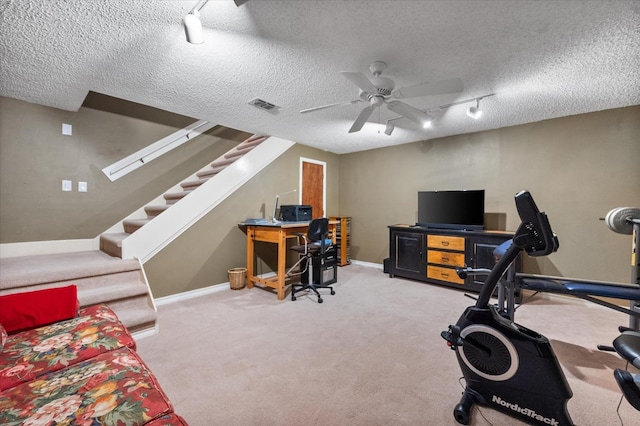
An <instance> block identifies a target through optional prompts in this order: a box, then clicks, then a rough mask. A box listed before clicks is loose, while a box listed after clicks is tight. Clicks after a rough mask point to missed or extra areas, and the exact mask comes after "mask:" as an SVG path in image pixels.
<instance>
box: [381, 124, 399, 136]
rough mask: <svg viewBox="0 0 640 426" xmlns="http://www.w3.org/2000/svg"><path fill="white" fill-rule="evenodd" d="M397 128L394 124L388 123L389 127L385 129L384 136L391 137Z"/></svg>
mask: <svg viewBox="0 0 640 426" xmlns="http://www.w3.org/2000/svg"><path fill="white" fill-rule="evenodd" d="M395 128H396V126H394V125H393V124H391V123H389V122H388V121H387V127H386V128H385V129H384V134H385V135H388V136H391V133H393V129H395Z"/></svg>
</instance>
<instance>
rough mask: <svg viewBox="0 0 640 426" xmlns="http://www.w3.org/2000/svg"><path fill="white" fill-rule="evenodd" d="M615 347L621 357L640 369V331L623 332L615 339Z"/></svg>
mask: <svg viewBox="0 0 640 426" xmlns="http://www.w3.org/2000/svg"><path fill="white" fill-rule="evenodd" d="M613 347H614V348H615V350H616V352H618V353H619V354H620V356H621V357H623V358H624V359H626V360H627V361H629V362H630V363H631V364H633V365H634V366H635V367H636V368H640V331H635V330H629V331H625V332H623V333H622V334H621V335H619V336H618V337H616V338H615V340H614V341H613Z"/></svg>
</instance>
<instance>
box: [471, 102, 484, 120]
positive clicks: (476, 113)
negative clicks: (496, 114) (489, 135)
mask: <svg viewBox="0 0 640 426" xmlns="http://www.w3.org/2000/svg"><path fill="white" fill-rule="evenodd" d="M480 99H481V98H477V99H476V106H470V107H469V108H467V115H468V116H469V117H471V118H473V119H474V120H477V119H478V118H480V116H481V115H482V110H481V109H480Z"/></svg>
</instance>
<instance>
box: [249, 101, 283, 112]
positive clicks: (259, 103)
mask: <svg viewBox="0 0 640 426" xmlns="http://www.w3.org/2000/svg"><path fill="white" fill-rule="evenodd" d="M249 105H253V106H254V107H256V108H260V109H264V110H265V111H270V110H272V109H275V108H278V109H279V108H280V107H279V106H277V105H274V104H272V103H269V102H267V101H263V100H262V99H260V98H255V99H254V100H252V101H249Z"/></svg>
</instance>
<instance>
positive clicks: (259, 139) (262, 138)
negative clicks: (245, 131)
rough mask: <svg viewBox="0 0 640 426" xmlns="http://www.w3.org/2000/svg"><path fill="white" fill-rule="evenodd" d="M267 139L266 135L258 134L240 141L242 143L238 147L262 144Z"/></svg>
mask: <svg viewBox="0 0 640 426" xmlns="http://www.w3.org/2000/svg"><path fill="white" fill-rule="evenodd" d="M266 139H267V137H266V136H256V137H254V138H251V139H247V140H246V141H244V142H240V144H239V145H238V147H245V146H258V145H260V144H261V143H262V142H264V141H265V140H266Z"/></svg>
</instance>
